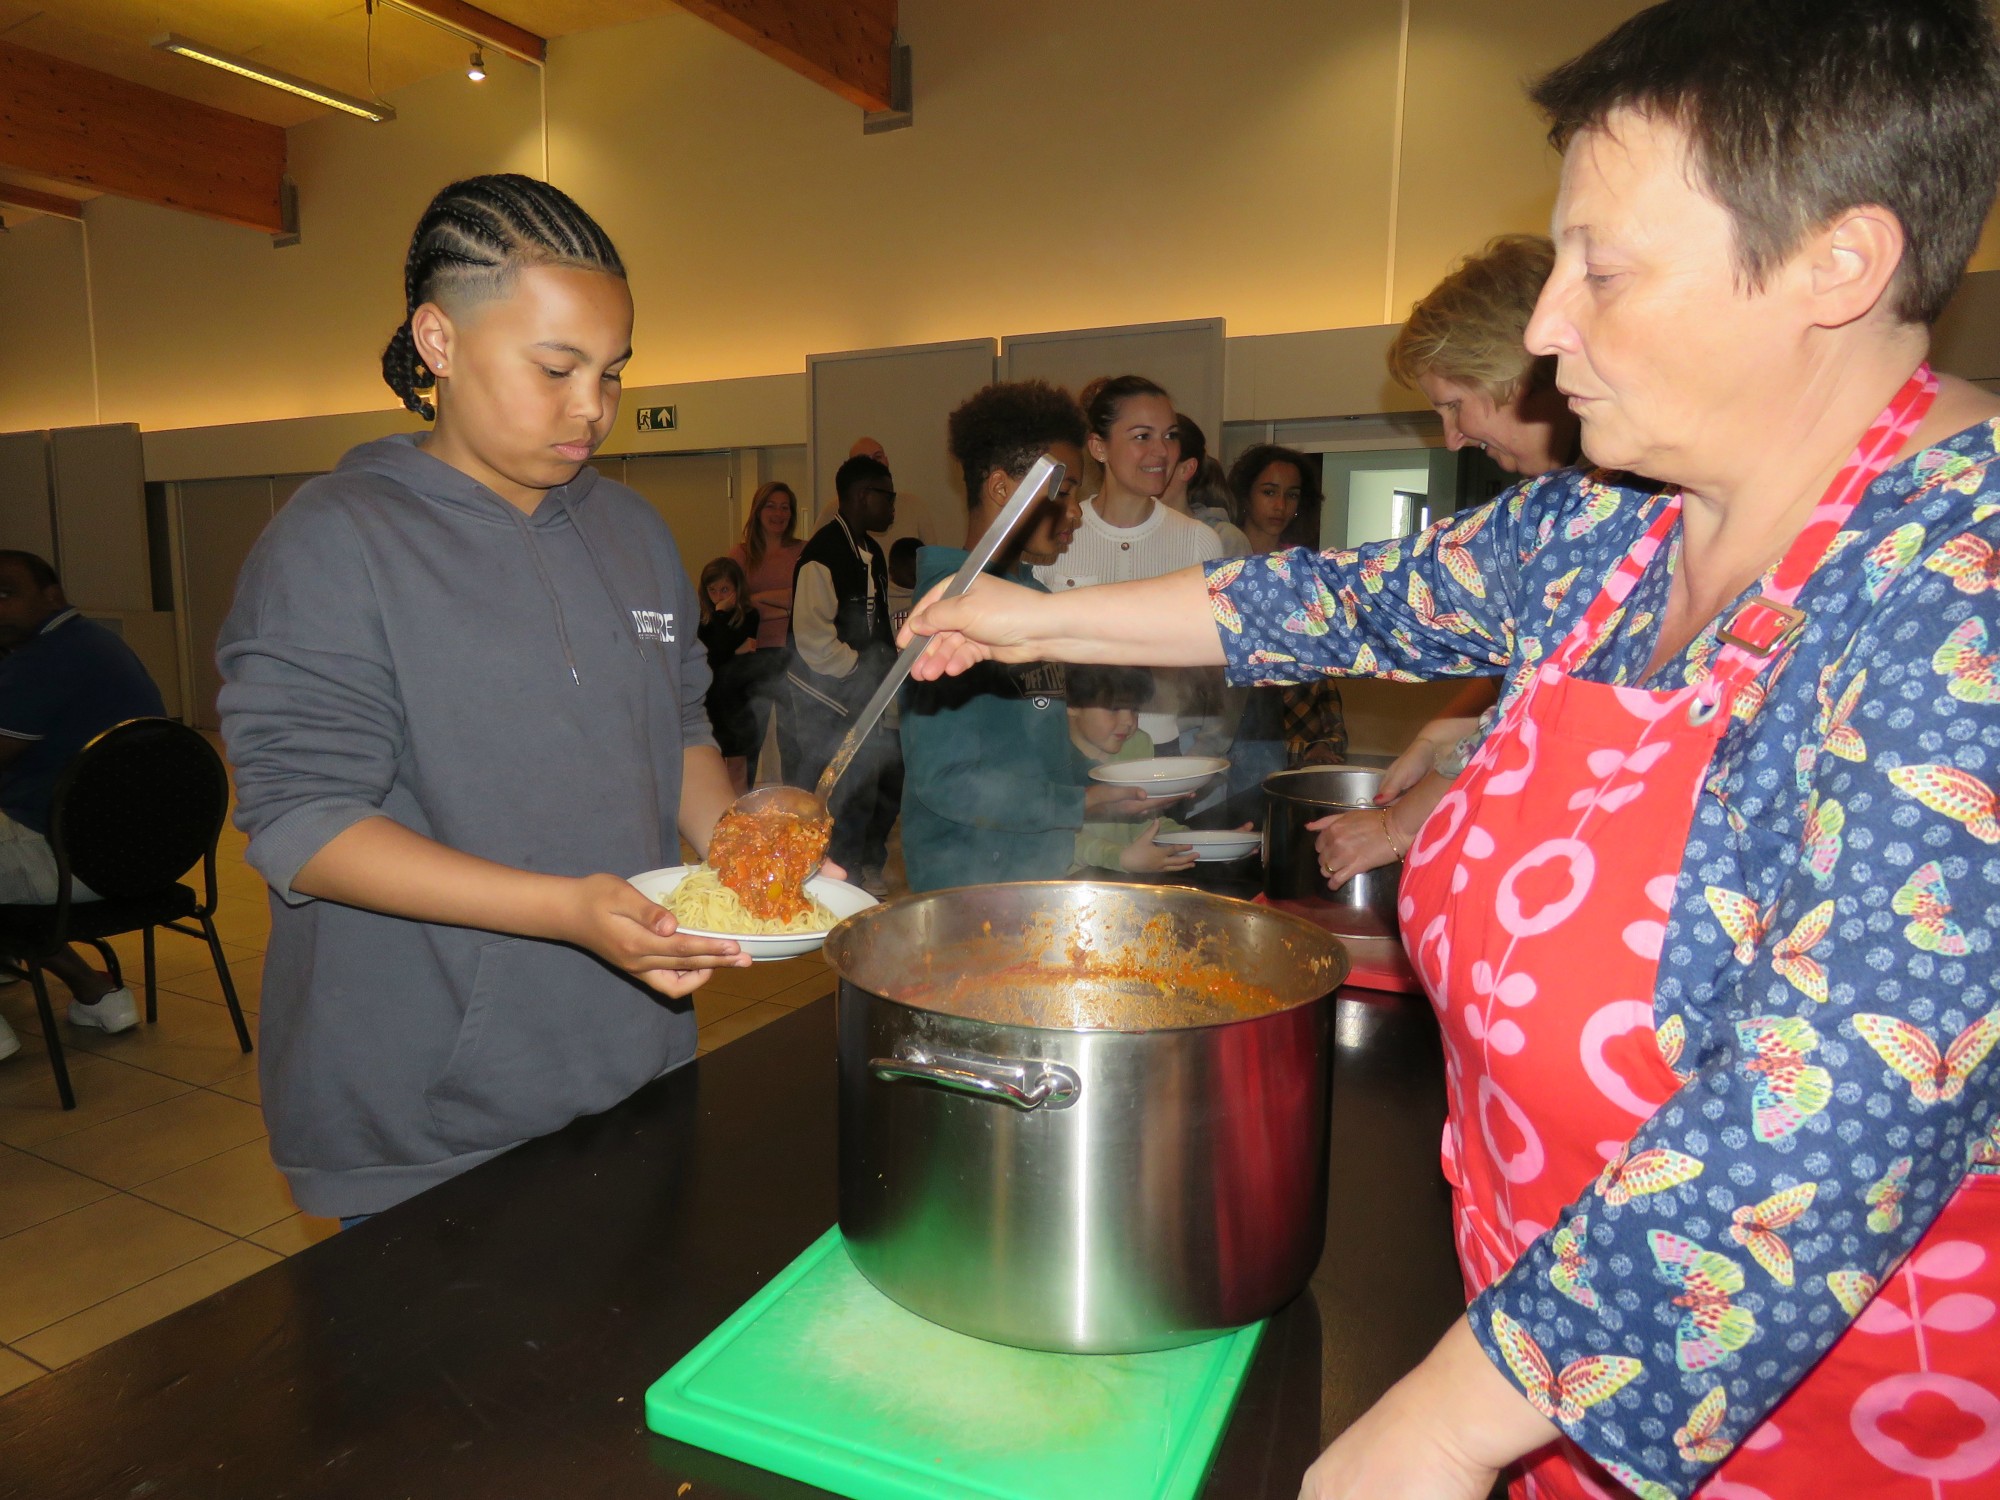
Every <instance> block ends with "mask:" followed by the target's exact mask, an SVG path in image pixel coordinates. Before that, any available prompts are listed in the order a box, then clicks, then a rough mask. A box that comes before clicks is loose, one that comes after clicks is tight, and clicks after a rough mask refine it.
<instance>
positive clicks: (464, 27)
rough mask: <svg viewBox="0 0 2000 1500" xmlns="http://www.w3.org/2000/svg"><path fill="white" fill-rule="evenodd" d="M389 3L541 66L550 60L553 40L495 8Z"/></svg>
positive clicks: (446, 0) (458, 0) (440, 1)
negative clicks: (517, 23)
mask: <svg viewBox="0 0 2000 1500" xmlns="http://www.w3.org/2000/svg"><path fill="white" fill-rule="evenodd" d="M388 3H389V4H391V5H394V6H395V7H396V9H398V10H406V11H409V12H410V13H411V14H412V15H417V16H422V17H424V18H425V19H426V20H431V21H435V22H437V23H438V25H440V26H442V27H444V28H445V29H446V30H447V31H456V32H457V33H458V34H459V35H460V36H463V37H465V38H466V39H467V40H469V41H474V42H483V43H485V44H486V45H487V46H489V47H491V48H493V49H495V50H496V51H499V52H504V53H506V54H507V55H508V56H509V57H518V58H520V59H521V61H522V62H525V63H533V64H534V65H535V66H536V67H538V68H539V67H540V66H541V65H542V64H543V63H545V62H547V61H548V58H549V44H548V41H547V40H546V39H545V38H543V37H539V36H536V35H535V33H534V32H532V31H529V30H527V29H526V28H525V27H521V26H516V25H515V24H514V23H513V22H512V21H503V20H502V19H501V18H500V17H498V16H496V15H494V14H493V13H492V12H491V11H486V10H481V9H480V8H479V7H478V6H476V5H468V4H467V3H466V0H388Z"/></svg>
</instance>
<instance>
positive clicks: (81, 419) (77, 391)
mask: <svg viewBox="0 0 2000 1500" xmlns="http://www.w3.org/2000/svg"><path fill="white" fill-rule="evenodd" d="M83 232H84V231H83V225H81V224H79V223H76V222H75V221H73V220H70V219H53V218H41V219H29V220H28V221H27V222H25V223H22V224H18V225H16V226H14V227H13V228H10V229H9V230H8V231H7V232H6V233H5V234H0V431H9V430H18V429H20V428H24V427H82V426H85V425H86V424H88V423H91V422H95V421H96V420H97V410H96V406H95V404H94V403H93V402H92V400H91V386H90V320H89V310H88V305H87V303H86V300H85V283H84V274H83V267H84V252H83Z"/></svg>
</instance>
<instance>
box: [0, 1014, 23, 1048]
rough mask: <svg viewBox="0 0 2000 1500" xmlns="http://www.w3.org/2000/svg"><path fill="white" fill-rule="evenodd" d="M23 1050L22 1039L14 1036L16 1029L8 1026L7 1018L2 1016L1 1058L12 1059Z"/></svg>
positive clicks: (0, 1033) (0, 1034)
mask: <svg viewBox="0 0 2000 1500" xmlns="http://www.w3.org/2000/svg"><path fill="white" fill-rule="evenodd" d="M20 1050H21V1039H20V1038H19V1037H18V1036H16V1035H14V1028H13V1027H11V1026H9V1025H8V1024H7V1018H6V1017H5V1016H0V1058H7V1057H12V1056H13V1055H14V1054H15V1053H16V1052H19V1051H20Z"/></svg>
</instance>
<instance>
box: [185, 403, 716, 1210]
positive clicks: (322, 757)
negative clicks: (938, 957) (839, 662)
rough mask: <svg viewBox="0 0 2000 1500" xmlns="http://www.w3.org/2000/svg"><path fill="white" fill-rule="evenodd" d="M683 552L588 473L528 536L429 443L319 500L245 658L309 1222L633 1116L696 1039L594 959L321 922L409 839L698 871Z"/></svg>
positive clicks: (335, 920) (528, 527)
mask: <svg viewBox="0 0 2000 1500" xmlns="http://www.w3.org/2000/svg"><path fill="white" fill-rule="evenodd" d="M698 618H699V613H698V610H697V608H696V604H695V596H694V590H693V589H692V587H691V586H690V585H689V583H688V580H687V574H686V571H685V570H684V569H683V567H682V565H681V559H680V554H679V552H678V551H677V550H676V548H675V546H674V540H673V537H672V535H671V534H670V533H669V532H668V530H667V528H666V525H665V524H664V523H663V522H662V521H661V520H660V518H659V517H658V516H657V515H656V514H654V512H653V510H652V508H651V507H650V506H649V505H648V504H647V503H646V502H645V501H644V500H642V499H641V498H640V497H639V496H637V495H635V494H634V493H633V492H632V491H630V490H628V489H626V488H625V487H624V486H622V485H618V484H614V483H612V482H611V481H609V480H606V479H602V478H600V477H599V476H598V474H597V472H596V471H595V470H594V469H591V468H589V467H585V468H584V470H583V471H582V473H580V474H579V475H578V476H577V477H576V479H575V480H573V481H572V482H571V483H569V484H567V485H565V486H563V487H562V488H561V489H558V490H553V491H551V492H550V493H549V495H548V498H547V499H545V500H544V501H543V502H542V504H541V505H540V506H539V507H538V508H537V509H536V511H535V513H534V514H533V515H532V516H523V515H522V514H521V512H520V511H519V510H517V509H516V508H515V507H513V506H511V505H509V504H507V502H505V501H504V500H502V499H501V498H500V497H499V496H497V495H495V494H494V493H493V492H492V491H491V490H488V489H487V488H486V487H485V486H483V485H481V484H479V483H477V482H475V481H474V480H472V479H469V478H467V477H466V476H465V475H463V474H461V473H459V472H458V471H457V470H456V469H453V468H451V467H450V466H448V465H446V464H444V463H441V462H439V461H438V460H437V459H434V458H432V457H430V456H429V455H428V454H426V453H424V452H423V451H422V450H421V449H419V448H418V447H416V446H415V443H414V441H413V440H412V439H409V438H405V437H392V438H384V439H381V440H380V441H378V442H373V443H368V444H365V445H363V446H362V447H359V448H356V449H354V450H353V451H352V452H351V453H349V454H348V455H347V456H346V457H345V458H343V459H342V460H341V461H340V466H339V467H338V468H337V469H335V470H334V472H333V473H331V474H328V475H325V476H323V477H321V478H318V479H315V480H312V481H311V482H310V483H308V484H306V485H305V486H304V487H302V488H301V489H300V490H299V492H298V493H297V494H296V495H295V496H294V497H293V498H292V501H291V503H290V504H288V505H287V506H286V507H285V508H284V509H283V510H282V511H280V512H279V513H278V515H277V517H276V518H275V519H274V520H273V521H272V522H271V524H270V526H269V527H268V528H267V529H266V530H265V532H264V535H263V536H262V538H260V539H259V541H258V543H257V545H256V547H255V548H254V549H252V551H251V554H250V558H249V561H248V562H247V563H246V564H245V565H244V569H243V575H242V577H241V579H240V580H239V581H238V583H237V592H236V602H235V606H234V608H232V609H231V611H230V613H229V618H228V619H227V620H226V621H224V622H223V626H222V633H221V636H220V638H219V640H218V643H217V650H216V659H217V661H218V663H219V665H220V667H221V670H222V678H223V688H222V693H221V696H220V699H219V702H220V706H221V710H222V730H223V735H224V737H225V738H226V740H227V741H228V746H229V756H230V760H231V761H232V762H233V764H234V766H235V769H236V793H237V812H236V821H237V823H238V825H239V826H240V827H242V828H243V829H244V831H245V832H247V833H248V834H249V835H250V853H249V857H250V862H251V864H253V865H254V866H256V868H257V869H258V870H259V872H261V873H262V874H263V876H264V878H265V879H266V880H268V881H269V882H270V884H271V887H272V891H273V899H272V902H271V944H270V949H269V952H268V953H267V955H266V958H265V964H264V990H263V996H264V998H263V1011H262V1016H261V1030H262V1043H261V1053H262V1055H261V1060H260V1068H259V1071H260V1075H261V1079H262V1083H263V1095H264V1115H265V1119H266V1122H267V1123H268V1125H269V1127H270V1133H271V1153H272V1156H273V1157H274V1158H275V1159H276V1161H277V1164H278V1166H279V1168H280V1170H282V1171H283V1172H284V1174H285V1176H286V1178H287V1179H288V1180H289V1181H290V1183H291V1186H292V1192H293V1195H294V1196H295V1197H296V1198H297V1200H298V1202H299V1206H300V1207H302V1208H304V1209H306V1210H308V1211H309V1212H312V1213H317V1214H357V1213H372V1212H374V1211H376V1210H378V1209H382V1208H387V1207H389V1206H390V1205H391V1204H394V1203H397V1202H399V1201H401V1200H402V1199H404V1198H408V1197H410V1196H411V1195H413V1194H415V1193H417V1192H420V1191H422V1190H423V1189H424V1188H426V1187H429V1186H431V1185H432V1184H433V1183H437V1182H441V1181H443V1180H444V1179H445V1178H447V1177H450V1176H452V1175H454V1174H456V1173H458V1172H462V1171H464V1170H465V1169H466V1168H468V1167H471V1166H473V1165H476V1164H477V1163H478V1162H480V1161H483V1160H485V1159H486V1158H487V1157H489V1156H492V1155H493V1154H495V1153H496V1152H499V1151H502V1150H505V1149H506V1148H507V1147H508V1146H511V1145H514V1144H516V1143H517V1142H519V1141H522V1140H525V1139H527V1138H528V1137H530V1136H535V1135H541V1134H544V1133H546V1132H548V1131H551V1130H554V1129H556V1128H557V1127H558V1126H561V1125H563V1124H564V1123H566V1122H567V1121H569V1120H571V1119H574V1118H575V1117H576V1116H578V1115H582V1114H589V1113H593V1112H595V1111H598V1110H602V1109H606V1108H608V1107H609V1106H611V1105H613V1104H615V1103H617V1102H618V1101H619V1100H620V1099H622V1098H624V1097H625V1096H626V1095H627V1094H629V1093H630V1092H631V1091H632V1090H633V1089H635V1088H637V1087H638V1086H639V1085H640V1084H642V1083H645V1082H646V1081H647V1080H648V1079H651V1078H653V1077H656V1076H657V1075H658V1074H660V1073H662V1072H664V1071H665V1070H666V1069H668V1068H672V1067H675V1066H677V1065H679V1064H681V1063H683V1062H686V1061H687V1060H688V1059H689V1058H690V1057H692V1056H693V1055H694V1048H695V1019H694V1013H693V1010H692V1007H691V1006H690V1004H689V1003H688V1002H687V1001H685V1000H679V1001H669V1000H666V999H665V998H664V997H662V996H660V995H658V994H656V993H655V992H653V991H651V990H648V989H646V988H645V987H643V986H642V985H640V984H638V983H637V982H636V981H634V980H631V979H629V978H627V977H625V976H624V975H622V974H619V973H618V972H616V971H615V970H613V969H611V968H609V967H608V966H606V965H604V964H603V963H601V962H599V961H598V960H597V959H596V958H594V957H592V956H591V955H590V954H588V953H585V952H583V951H581V950H579V949H575V948H569V947H565V946H563V945H561V944H558V943H549V942H542V941H538V940H535V939H531V938H518V937H507V936H504V935H502V934H499V933H493V932H484V931H478V930H475V929H471V928H462V927H440V926H432V925H429V924H426V923H422V922H411V921H405V920H403V919H401V918H397V917H388V916H383V915H380V914H379V913H375V912H368V911H361V910H358V909H356V908H353V907H348V906H340V905H336V904H334V903H332V902H327V901H316V900H312V899H309V898H307V897H304V896H301V895H298V894H297V893H295V892H294V891H293V890H292V888H291V885H292V880H293V878H294V877H295V876H296V875H297V874H298V872H299V870H300V868H301V867H302V866H303V865H304V864H305V863H306V862H307V861H308V860H309V859H311V858H312V856H313V855H314V854H316V853H317V852H318V851H319V850H320V849H321V848H323V847H324V846H325V845H326V843H327V842H328V841H329V840H330V839H332V838H333V837H334V836H335V835H336V834H338V833H340V832H341V831H342V830H344V829H346V828H348V827H350V826H351V825H353V824H354V823H357V822H359V821H360V820H361V819H363V818H367V817H373V816H375V815H377V814H382V815H386V816H388V817H390V818H393V819H395V820H396V821H397V822H399V823H401V824H403V825H404V826H405V827H408V828H411V829H414V830H415V831H416V832H418V833H421V834H424V835H426V836H428V837H430V838H434V839H436V840H438V841H439V842H440V843H443V844H446V845H449V846H450V847H451V848H454V849H460V850H463V851H465V852H466V853H468V854H476V855H480V856H483V857H484V858H487V859H492V860H498V861H499V862H501V863H502V864H507V865H514V866H517V867H519V868H522V869H529V870H538V871H544V872H549V873H554V874H559V875H586V874H591V873H595V872H598V871H610V872H613V873H616V874H620V875H630V874H636V873H637V872H639V871H641V870H650V869H656V868H658V867H660V866H663V865H671V864H676V863H678V862H679V852H678V851H679V839H678V833H677V830H676V820H677V812H678V809H679V806H680V792H681V752H682V749H683V747H684V746H686V745H691V744H700V745H707V744H713V743H714V741H713V739H712V738H711V737H710V734H709V727H708V717H707V714H706V712H705V711H704V709H703V707H702V699H703V696H704V695H705V694H706V692H707V690H708V681H709V673H708V663H707V660H706V658H705V654H704V652H703V649H702V647H701V644H700V642H699V641H698V640H697V639H696V637H695V624H696V621H697V619H698Z"/></svg>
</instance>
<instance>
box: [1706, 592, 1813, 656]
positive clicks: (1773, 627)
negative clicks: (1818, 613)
mask: <svg viewBox="0 0 2000 1500" xmlns="http://www.w3.org/2000/svg"><path fill="white" fill-rule="evenodd" d="M1746 617H1748V618H1747V619H1746ZM1805 624H1806V614H1805V611H1804V610H1802V609H1793V608H1792V606H1791V605H1789V604H1780V603H1779V602H1778V601H1777V600H1776V599H1773V598H1771V597H1770V596H1769V595H1767V594H1759V595H1758V596H1757V597H1756V598H1755V599H1752V600H1750V601H1748V602H1747V603H1746V604H1744V605H1743V607H1742V608H1741V609H1739V610H1737V611H1736V613H1735V614H1733V615H1731V616H1730V617H1729V621H1728V623H1726V624H1724V625H1722V626H1721V627H1719V628H1718V629H1717V630H1716V632H1715V634H1716V639H1717V640H1719V641H1721V642H1722V643H1723V644H1724V645H1726V646H1734V647H1736V649H1737V650H1739V651H1747V652H1749V653H1750V654H1751V655H1752V656H1769V655H1771V653H1772V652H1774V651H1776V650H1778V649H1779V648H1780V647H1781V646H1784V645H1786V644H1787V643H1789V642H1790V641H1791V639H1792V637H1793V636H1795V635H1797V634H1798V633H1799V632H1800V631H1801V630H1803V629H1805ZM1760 627H1761V628H1760ZM1749 631H1755V632H1756V634H1755V635H1752V634H1748V633H1746V632H1749Z"/></svg>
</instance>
